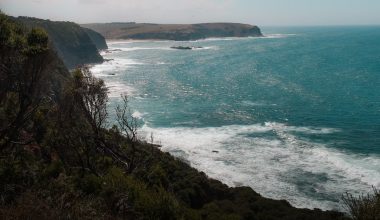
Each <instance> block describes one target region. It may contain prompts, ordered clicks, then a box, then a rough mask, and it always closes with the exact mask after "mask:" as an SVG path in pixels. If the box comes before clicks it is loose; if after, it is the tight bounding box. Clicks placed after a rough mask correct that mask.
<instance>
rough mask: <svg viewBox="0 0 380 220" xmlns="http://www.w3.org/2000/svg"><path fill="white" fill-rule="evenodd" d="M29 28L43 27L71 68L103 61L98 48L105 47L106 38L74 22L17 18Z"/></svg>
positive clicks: (60, 55) (65, 62)
mask: <svg viewBox="0 0 380 220" xmlns="http://www.w3.org/2000/svg"><path fill="white" fill-rule="evenodd" d="M16 20H17V21H19V22H22V23H23V24H24V25H26V26H27V27H29V28H43V29H45V30H46V32H47V33H48V35H49V38H50V40H51V41H52V44H53V45H54V49H55V50H56V51H57V53H58V55H59V57H60V58H61V59H62V60H63V62H64V64H65V65H66V67H67V68H69V69H74V68H76V67H78V66H81V65H83V64H86V63H100V62H102V61H103V58H102V56H100V54H99V52H98V49H107V48H105V47H106V46H105V45H106V43H105V40H104V38H103V37H102V36H101V35H100V34H98V33H96V32H94V31H91V30H88V29H85V28H82V27H80V26H79V25H78V24H75V23H73V22H60V21H50V20H43V19H37V18H30V17H18V18H17V19H16Z"/></svg>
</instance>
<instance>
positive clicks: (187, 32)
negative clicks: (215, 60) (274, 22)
mask: <svg viewBox="0 0 380 220" xmlns="http://www.w3.org/2000/svg"><path fill="white" fill-rule="evenodd" d="M82 26H83V27H86V28H89V29H92V30H95V31H96V32H99V33H100V34H102V35H103V36H104V37H105V38H107V39H140V40H146V39H160V40H176V41H182V40H198V39H205V38H215V37H249V36H252V37H259V36H262V33H261V30H260V28H259V27H257V26H253V25H248V24H238V23H204V24H146V23H142V24H139V23H105V24H100V23H95V24H83V25H82Z"/></svg>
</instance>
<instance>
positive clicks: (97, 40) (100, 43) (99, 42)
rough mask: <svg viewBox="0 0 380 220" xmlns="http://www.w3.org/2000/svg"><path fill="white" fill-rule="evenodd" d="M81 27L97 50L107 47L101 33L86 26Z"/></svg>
mask: <svg viewBox="0 0 380 220" xmlns="http://www.w3.org/2000/svg"><path fill="white" fill-rule="evenodd" d="M83 29H84V31H85V32H86V33H87V35H88V36H89V37H90V39H91V41H92V42H93V43H94V44H95V46H96V48H97V49H98V50H106V49H108V46H107V43H106V40H105V39H104V37H103V36H102V35H101V34H99V33H98V32H96V31H93V30H91V29H88V28H83Z"/></svg>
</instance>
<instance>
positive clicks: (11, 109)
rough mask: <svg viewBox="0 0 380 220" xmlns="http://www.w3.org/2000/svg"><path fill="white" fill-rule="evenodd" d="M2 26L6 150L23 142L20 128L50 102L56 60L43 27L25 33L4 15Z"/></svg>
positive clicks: (0, 133)
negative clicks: (51, 66) (52, 65)
mask: <svg viewBox="0 0 380 220" xmlns="http://www.w3.org/2000/svg"><path fill="white" fill-rule="evenodd" d="M0 29H1V30H2V31H1V32H2V34H0V48H1V52H0V58H1V60H0V85H1V90H0V103H1V109H0V113H2V114H5V115H6V117H2V120H1V122H0V150H4V149H5V148H7V147H9V146H10V145H11V144H12V143H16V142H18V143H20V142H19V137H18V136H19V132H20V130H21V129H22V128H24V127H25V125H26V124H27V122H28V121H29V120H30V118H31V117H32V116H33V114H34V113H35V112H36V111H37V109H38V108H39V106H40V105H41V103H42V102H43V101H48V99H49V97H48V95H47V93H46V90H47V86H46V85H45V83H47V81H46V80H44V79H45V77H46V75H47V74H49V69H48V66H49V65H48V64H49V63H51V62H52V60H53V59H52V51H51V50H49V47H48V35H47V33H46V32H45V31H44V30H43V29H40V28H34V29H32V30H31V31H29V33H28V34H27V35H25V34H24V30H23V29H22V28H21V27H20V26H18V25H15V24H13V23H12V22H10V21H9V20H8V19H7V17H6V16H4V15H0ZM3 30H4V32H3ZM3 49H4V50H3ZM3 51H6V53H3Z"/></svg>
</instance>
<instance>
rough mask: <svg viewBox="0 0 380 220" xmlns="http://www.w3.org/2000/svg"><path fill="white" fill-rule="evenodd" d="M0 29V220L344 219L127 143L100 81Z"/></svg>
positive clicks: (13, 28) (15, 27) (26, 35)
mask: <svg viewBox="0 0 380 220" xmlns="http://www.w3.org/2000/svg"><path fill="white" fill-rule="evenodd" d="M0 30H2V31H1V32H0V33H1V34H0V85H1V87H0V219H165V220H167V219H168V220H170V219H220V220H222V219H247V220H248V219H249V220H251V219H289V220H291V219H311V220H312V219H316V220H317V219H318V220H323V219H345V218H344V217H343V214H342V213H339V212H334V211H329V212H324V211H321V210H308V209H297V208H294V207H292V206H291V205H290V204H289V203H288V202H286V201H277V200H272V199H267V198H264V197H262V196H260V195H259V194H257V193H256V192H254V191H253V190H252V189H251V188H248V187H237V188H230V187H228V186H226V185H224V184H222V183H221V182H219V181H216V180H213V179H210V178H208V177H207V176H206V175H205V174H204V173H202V172H199V171H197V170H195V169H193V168H191V167H190V166H189V165H187V164H186V163H184V162H182V161H180V160H178V159H176V158H174V157H172V156H171V155H169V154H167V153H163V152H161V151H160V150H159V146H156V145H153V144H149V143H146V142H144V141H140V140H138V139H136V136H135V134H136V129H138V128H137V127H136V126H135V125H134V120H135V119H133V117H132V116H131V115H129V114H128V112H129V111H128V109H129V108H128V103H127V100H126V99H125V100H124V101H125V102H124V105H123V106H120V108H118V109H117V112H118V120H119V122H120V123H119V125H115V126H113V127H112V128H111V129H109V128H108V125H107V123H106V121H105V120H106V118H107V116H108V111H109V110H108V109H107V88H106V85H105V84H104V82H103V81H102V80H99V79H96V78H95V77H93V76H92V74H91V72H89V70H88V69H86V68H82V69H77V70H75V71H73V72H72V73H71V74H68V71H67V69H65V68H64V67H63V66H62V62H61V61H60V60H59V58H58V57H57V56H56V54H55V52H54V50H53V49H52V48H51V47H50V45H49V40H48V34H47V33H46V32H45V31H44V30H43V29H41V28H33V29H28V28H24V27H23V26H22V25H20V24H19V23H17V22H14V21H12V20H11V19H9V17H7V16H5V15H3V14H0ZM79 43H80V42H79ZM78 46H79V47H80V46H81V45H78ZM52 91H55V92H52Z"/></svg>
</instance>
